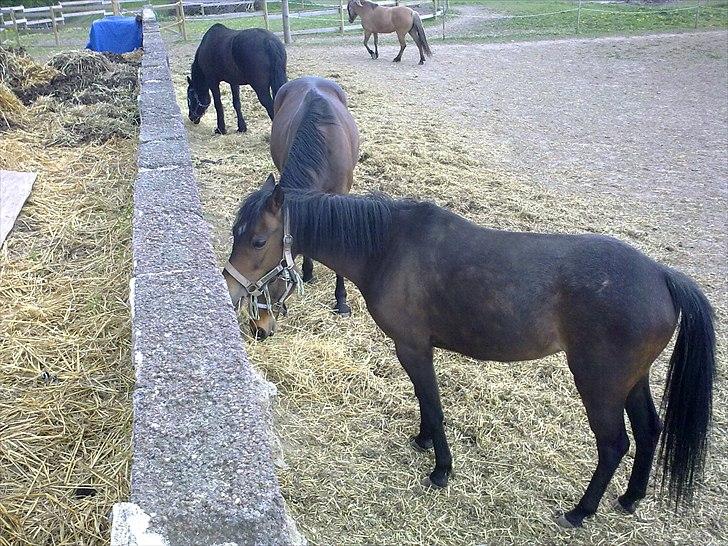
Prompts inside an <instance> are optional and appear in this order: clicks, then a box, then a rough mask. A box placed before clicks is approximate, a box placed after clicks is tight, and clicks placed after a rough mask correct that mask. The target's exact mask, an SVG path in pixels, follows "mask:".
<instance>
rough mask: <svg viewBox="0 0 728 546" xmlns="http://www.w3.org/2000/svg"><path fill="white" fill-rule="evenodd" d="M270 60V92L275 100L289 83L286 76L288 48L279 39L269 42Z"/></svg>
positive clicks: (272, 39)
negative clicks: (283, 86)
mask: <svg viewBox="0 0 728 546" xmlns="http://www.w3.org/2000/svg"><path fill="white" fill-rule="evenodd" d="M268 58H269V59H270V61H271V65H270V90H271V95H272V96H273V98H274V99H275V98H276V93H278V90H279V89H280V88H281V86H282V85H283V84H284V83H286V82H287V81H288V77H287V76H286V48H285V47H283V44H282V43H281V41H280V40H279V39H278V38H271V39H269V40H268Z"/></svg>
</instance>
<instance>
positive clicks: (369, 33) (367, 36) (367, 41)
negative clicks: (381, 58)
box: [364, 30, 377, 59]
mask: <svg viewBox="0 0 728 546" xmlns="http://www.w3.org/2000/svg"><path fill="white" fill-rule="evenodd" d="M371 35H372V33H371V32H369V31H368V30H365V31H364V47H366V48H367V51H368V52H369V55H370V56H371V58H372V59H376V58H377V57H376V56H375V54H374V52H373V51H372V50H371V49H369V37H370V36H371Z"/></svg>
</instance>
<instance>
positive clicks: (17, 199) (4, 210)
mask: <svg viewBox="0 0 728 546" xmlns="http://www.w3.org/2000/svg"><path fill="white" fill-rule="evenodd" d="M36 176H37V174H36V173H21V172H15V171H3V170H0V246H2V244H3V243H4V242H5V238H6V237H7V236H8V233H10V230H11V229H13V225H15V220H16V219H17V218H18V215H19V214H20V209H21V208H23V205H24V204H25V201H26V200H27V199H28V196H29V195H30V190H31V189H32V188H33V182H35V178H36Z"/></svg>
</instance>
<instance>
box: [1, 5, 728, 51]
mask: <svg viewBox="0 0 728 546" xmlns="http://www.w3.org/2000/svg"><path fill="white" fill-rule="evenodd" d="M2 1H4V0H2ZM169 1H170V0H152V1H151V3H153V4H160V3H168V2H169ZM425 1H426V0H425ZM142 3H147V2H141V1H140V2H139V4H140V5H141V4H142ZM696 3H697V0H680V1H677V2H669V3H667V4H662V5H655V4H650V5H646V4H644V5H636V4H595V3H592V2H588V1H586V0H584V1H583V4H582V12H581V21H580V29H579V35H581V36H604V35H613V34H644V33H653V32H675V31H683V30H690V29H693V28H694V26H695V11H694V10H692V9H690V10H686V11H665V10H673V9H674V8H685V7H694V6H695V5H696ZM321 4H326V5H336V2H335V0H319V1H317V2H305V3H301V2H300V1H298V0H293V1H292V2H291V3H290V8H291V14H292V15H295V14H297V13H298V12H299V11H300V10H301V8H302V7H303V8H304V9H305V10H307V11H308V10H318V9H322V8H321ZM577 4H578V2H577V0H450V6H451V8H450V15H449V16H448V21H452V20H454V19H456V18H457V17H458V16H459V12H460V11H461V8H462V6H466V5H471V6H479V7H481V8H484V9H486V10H487V11H488V12H490V13H493V14H500V15H537V14H542V13H550V12H555V11H562V10H574V9H575V8H576V7H577ZM126 6H127V7H128V6H129V5H126ZM590 10H603V11H608V12H612V13H600V12H595V11H590ZM615 12H616V13H615ZM269 13H270V14H271V15H274V14H278V13H280V3H278V2H276V3H271V4H269ZM620 14H621V15H620ZM157 16H158V17H159V19H160V24H161V25H162V26H163V27H166V28H167V30H166V31H165V36H166V37H168V38H173V37H174V36H175V35H174V34H172V31H174V30H176V27H173V28H169V26H170V25H171V24H172V23H173V21H174V14H173V11H172V10H159V11H158V12H157ZM472 21H473V26H472V27H470V28H469V29H468V30H467V32H466V33H465V34H464V35H459V36H454V37H452V36H451V37H449V38H448V40H447V41H451V42H500V41H515V40H531V39H543V38H562V37H569V36H576V35H577V32H576V23H577V14H576V12H575V11H570V12H568V13H558V14H554V15H545V16H539V17H528V18H514V19H494V20H488V19H473V20H472ZM217 22H221V23H223V24H224V25H226V26H228V27H230V28H235V29H244V28H253V27H264V26H265V23H264V20H263V17H262V15H256V16H252V17H237V18H222V17H221V18H217V19H205V20H200V19H195V18H188V20H187V35H188V39H190V40H199V39H200V38H201V37H202V35H203V34H204V33H205V31H206V30H207V29H208V28H210V26H212V25H213V24H215V23H217ZM339 22H340V19H339V15H338V14H330V15H318V16H316V17H306V18H297V17H291V30H292V31H293V32H294V33H295V32H296V31H299V30H308V29H314V28H338V26H339ZM79 23H84V24H79V25H66V26H64V27H61V33H60V36H61V42H62V45H61V47H60V48H56V46H55V43H54V39H53V34H52V33H49V32H38V31H34V32H32V33H29V34H26V35H23V36H22V37H21V43H22V44H23V45H24V46H25V47H27V48H29V49H30V51H31V52H32V53H37V54H40V56H41V57H43V56H47V55H50V54H52V53H53V52H54V51H55V50H56V49H68V48H78V47H84V46H85V44H86V38H87V36H88V25H89V24H90V20H89V21H83V22H81V21H79ZM345 24H346V25H348V24H349V22H348V19H347V20H345ZM424 24H425V26H428V27H429V26H435V25H437V26H439V25H440V24H441V20H439V19H438V20H437V21H435V20H426V21H424ZM698 28H699V29H716V28H728V0H703V1H702V7H701V9H700V17H699V19H698ZM270 29H271V30H272V31H273V32H282V30H283V25H282V22H281V20H280V19H270ZM357 32H360V31H359V30H357ZM446 34H447V32H446ZM327 35H328V36H333V34H327ZM322 36H324V35H322ZM5 38H6V39H12V38H14V34H13V33H12V32H6V33H5ZM173 39H174V38H173Z"/></svg>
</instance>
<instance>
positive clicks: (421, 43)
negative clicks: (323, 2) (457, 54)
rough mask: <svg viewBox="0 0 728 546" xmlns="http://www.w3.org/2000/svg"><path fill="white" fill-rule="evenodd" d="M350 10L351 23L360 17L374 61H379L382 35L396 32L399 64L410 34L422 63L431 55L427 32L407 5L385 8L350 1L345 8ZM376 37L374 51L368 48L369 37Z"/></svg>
mask: <svg viewBox="0 0 728 546" xmlns="http://www.w3.org/2000/svg"><path fill="white" fill-rule="evenodd" d="M346 9H347V10H348V11H349V22H350V23H353V22H354V19H356V16H357V15H358V16H359V17H361V26H362V27H363V28H364V47H366V48H367V51H368V52H369V55H371V57H372V59H378V58H379V33H380V32H384V33H390V32H396V33H397V39H398V40H399V53H398V54H397V56H396V57H395V58H394V62H395V63H398V62H399V61H401V60H402V53H403V52H404V48H405V47H407V42H406V37H407V34H409V35H410V36H412V39H413V40H414V41H415V44H416V45H417V49H419V50H420V63H419V64H425V55H427V56H428V57H431V56H432V51H431V50H430V44H428V43H427V36H426V35H425V29H424V28H423V26H422V21H421V20H420V14H419V13H417V12H416V11H415V10H413V9H411V8H408V7H407V6H394V7H386V6H380V5H378V4H375V3H374V2H370V1H369V0H349V3H348V4H347V6H346ZM372 34H374V51H372V50H371V49H369V37H370V36H371V35H372Z"/></svg>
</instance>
